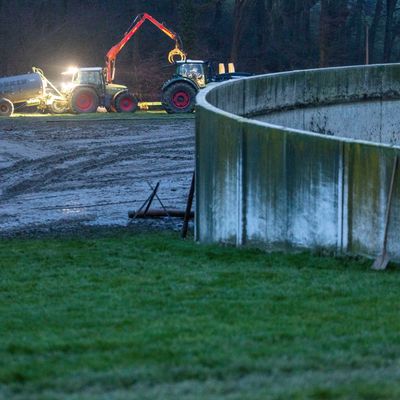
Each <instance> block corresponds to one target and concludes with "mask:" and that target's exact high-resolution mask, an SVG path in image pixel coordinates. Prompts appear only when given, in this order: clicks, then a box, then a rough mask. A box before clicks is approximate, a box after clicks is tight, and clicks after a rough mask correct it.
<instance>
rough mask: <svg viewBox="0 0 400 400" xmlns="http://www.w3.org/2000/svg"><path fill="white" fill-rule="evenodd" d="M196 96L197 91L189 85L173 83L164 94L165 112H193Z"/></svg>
mask: <svg viewBox="0 0 400 400" xmlns="http://www.w3.org/2000/svg"><path fill="white" fill-rule="evenodd" d="M196 94H197V91H196V89H195V88H194V87H193V86H191V85H190V84H189V83H185V82H177V83H173V84H172V85H170V86H168V87H167V88H166V89H165V90H164V92H163V96H162V103H163V106H164V108H165V111H167V113H169V114H176V113H191V112H193V111H194V106H195V104H196Z"/></svg>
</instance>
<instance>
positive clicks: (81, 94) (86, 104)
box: [70, 87, 99, 114]
mask: <svg viewBox="0 0 400 400" xmlns="http://www.w3.org/2000/svg"><path fill="white" fill-rule="evenodd" d="M98 106H99V96H97V93H96V91H95V90H93V89H91V88H87V87H85V88H78V89H76V90H75V91H74V93H73V94H72V97H71V101H70V109H71V110H72V112H74V113H76V114H84V113H94V112H96V111H97V107H98Z"/></svg>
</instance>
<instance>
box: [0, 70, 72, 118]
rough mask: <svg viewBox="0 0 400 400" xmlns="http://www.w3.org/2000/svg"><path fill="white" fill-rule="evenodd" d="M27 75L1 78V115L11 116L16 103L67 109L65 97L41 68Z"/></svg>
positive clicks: (40, 107) (59, 111)
mask: <svg viewBox="0 0 400 400" xmlns="http://www.w3.org/2000/svg"><path fill="white" fill-rule="evenodd" d="M32 70H33V72H32V73H30V74H25V75H16V76H9V77H5V78H0V117H9V116H11V115H12V114H13V112H14V105H21V106H28V107H29V106H36V107H38V108H39V109H42V110H45V109H47V108H49V109H50V110H51V111H52V112H55V113H61V112H64V111H65V110H66V107H64V104H65V105H66V104H67V103H66V99H65V97H64V96H63V95H62V94H61V93H60V92H59V91H58V90H57V89H56V88H55V87H54V85H53V84H52V83H51V82H50V81H49V80H48V79H47V78H46V77H45V76H44V74H43V71H41V70H40V69H39V68H35V67H33V68H32Z"/></svg>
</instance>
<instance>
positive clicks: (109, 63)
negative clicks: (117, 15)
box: [106, 13, 186, 83]
mask: <svg viewBox="0 0 400 400" xmlns="http://www.w3.org/2000/svg"><path fill="white" fill-rule="evenodd" d="M146 20H148V21H150V22H151V23H153V24H154V25H155V26H156V27H157V28H158V29H160V30H161V31H162V32H164V33H165V34H166V35H167V36H168V37H169V38H170V39H172V40H174V41H175V48H174V49H172V50H171V51H170V52H169V54H168V61H169V62H170V63H171V64H172V63H173V62H174V61H175V57H179V58H180V59H178V60H177V61H185V60H186V54H185V53H184V52H183V50H182V41H181V39H180V37H179V35H178V34H176V33H175V32H172V31H171V30H169V29H168V28H167V27H165V26H164V25H163V24H162V23H160V22H158V21H157V20H156V19H155V18H153V17H152V16H151V15H150V14H147V13H143V14H139V15H138V16H137V17H136V18H135V19H134V21H133V23H132V25H131V26H130V28H129V29H128V31H127V32H126V33H125V35H124V37H123V38H122V40H121V41H120V42H118V43H117V44H116V45H114V46H113V47H111V49H110V50H109V51H108V53H107V55H106V81H107V83H111V82H112V81H113V80H114V76H115V61H116V59H117V56H118V54H119V52H120V51H121V50H122V48H123V47H124V46H125V45H126V43H127V42H128V41H129V40H130V39H131V37H132V36H133V35H134V34H135V33H136V32H137V31H138V30H139V29H140V27H141V26H142V25H143V23H144V22H145V21H146Z"/></svg>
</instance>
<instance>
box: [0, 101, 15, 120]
mask: <svg viewBox="0 0 400 400" xmlns="http://www.w3.org/2000/svg"><path fill="white" fill-rule="evenodd" d="M13 112H14V104H13V103H12V102H11V101H10V100H8V99H0V117H11V115H13Z"/></svg>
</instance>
